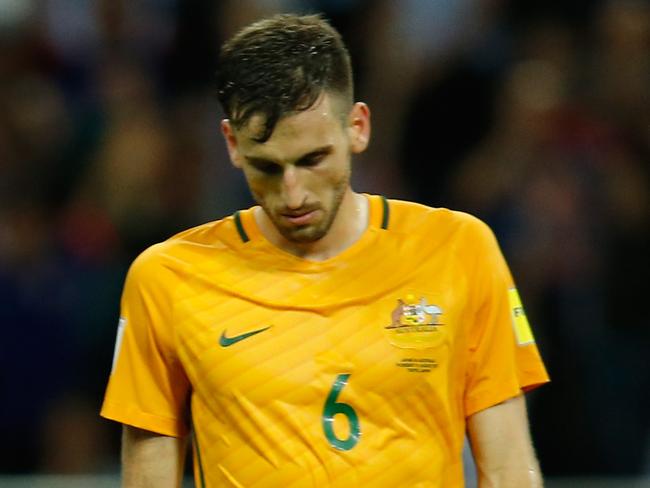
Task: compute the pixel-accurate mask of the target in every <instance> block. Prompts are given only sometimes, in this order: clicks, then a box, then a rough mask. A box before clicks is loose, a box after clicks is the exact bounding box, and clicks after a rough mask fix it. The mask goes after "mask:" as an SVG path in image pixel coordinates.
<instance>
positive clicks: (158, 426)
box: [99, 402, 189, 437]
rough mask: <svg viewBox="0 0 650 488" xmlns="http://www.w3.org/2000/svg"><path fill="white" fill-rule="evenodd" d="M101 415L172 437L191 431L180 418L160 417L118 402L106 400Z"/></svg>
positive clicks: (182, 435) (181, 435)
mask: <svg viewBox="0 0 650 488" xmlns="http://www.w3.org/2000/svg"><path fill="white" fill-rule="evenodd" d="M99 415H100V416H102V417H104V418H105V419H108V420H113V421H115V422H120V423H122V424H126V425H130V426H132V427H137V428H139V429H143V430H148V431H150V432H155V433H156V434H162V435H166V436H170V437H184V436H185V435H187V434H188V433H189V429H188V428H187V427H182V423H181V422H180V421H179V420H178V419H173V418H165V417H159V416H157V415H152V414H150V413H147V412H142V411H140V410H137V409H135V408H133V407H129V406H126V405H120V404H116V403H110V402H104V405H103V406H102V409H101V412H100V414H99Z"/></svg>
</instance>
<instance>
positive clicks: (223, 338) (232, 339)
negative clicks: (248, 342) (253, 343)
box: [219, 325, 271, 347]
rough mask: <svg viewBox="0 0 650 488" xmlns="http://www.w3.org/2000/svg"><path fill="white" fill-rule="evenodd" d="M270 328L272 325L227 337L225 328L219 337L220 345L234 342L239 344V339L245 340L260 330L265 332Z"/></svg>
mask: <svg viewBox="0 0 650 488" xmlns="http://www.w3.org/2000/svg"><path fill="white" fill-rule="evenodd" d="M270 328H271V326H270V325H269V326H268V327H264V328H263V329H257V330H252V331H250V332H246V333H244V334H239V335H236V336H232V337H226V331H225V330H224V331H223V332H222V333H221V337H219V345H220V346H221V347H228V346H232V345H233V344H237V343H238V342H239V341H243V340H244V339H248V338H249V337H250V336H254V335H255V334H259V333H260V332H264V331H265V330H269V329H270Z"/></svg>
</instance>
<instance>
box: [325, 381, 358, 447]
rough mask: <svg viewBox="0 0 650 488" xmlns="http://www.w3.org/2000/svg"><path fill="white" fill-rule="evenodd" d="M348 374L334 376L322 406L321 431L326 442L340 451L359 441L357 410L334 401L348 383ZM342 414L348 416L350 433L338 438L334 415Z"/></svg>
mask: <svg viewBox="0 0 650 488" xmlns="http://www.w3.org/2000/svg"><path fill="white" fill-rule="evenodd" d="M349 377H350V374H349V373H348V374H340V375H338V376H337V377H336V381H335V382H334V385H333V386H332V389H331V390H330V392H329V395H327V400H325V407H324V408H323V431H324V432H325V437H326V438H327V442H329V443H330V446H332V447H333V448H335V449H339V450H341V451H349V450H350V449H352V448H353V447H354V446H356V445H357V442H359V436H360V435H361V427H360V426H359V417H358V416H357V412H355V411H354V409H353V408H352V407H351V406H350V405H348V404H347V403H339V402H337V401H336V399H337V398H338V396H339V394H340V393H341V390H343V388H345V385H347V384H348V378H349ZM339 413H340V414H343V415H345V416H346V417H347V418H348V422H349V423H350V434H349V435H348V438H347V439H339V438H338V437H336V434H335V433H334V416H335V415H336V414H339Z"/></svg>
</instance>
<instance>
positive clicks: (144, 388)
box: [101, 248, 190, 436]
mask: <svg viewBox="0 0 650 488" xmlns="http://www.w3.org/2000/svg"><path fill="white" fill-rule="evenodd" d="M159 254H160V253H157V252H156V249H155V248H152V250H149V251H146V252H145V253H143V254H142V255H140V257H138V259H136V261H135V262H134V263H133V265H132V266H131V269H130V270H129V273H128V275H127V278H126V282H125V285H124V292H123V295H122V304H121V309H120V315H121V317H122V319H121V321H120V322H121V326H122V327H121V333H120V334H119V335H118V341H117V345H116V353H115V359H114V367H113V370H112V372H111V375H110V378H109V381H108V386H107V389H106V395H105V397H104V404H103V406H102V411H101V414H102V415H103V416H104V417H106V418H109V419H111V420H116V421H118V422H121V423H124V424H128V425H133V426H136V427H139V428H141V429H146V430H149V431H152V432H158V433H160V434H165V435H168V436H183V435H185V434H187V432H188V430H189V427H188V425H187V422H186V419H187V415H186V413H187V412H186V410H187V398H188V395H189V392H190V387H189V386H190V385H189V380H188V378H187V376H186V374H185V370H184V367H183V364H182V362H181V361H180V359H179V357H178V353H177V350H176V338H175V328H174V324H175V321H174V317H173V303H174V290H175V288H176V286H177V283H178V278H177V276H176V274H175V273H174V272H173V271H172V270H171V269H170V266H167V265H166V263H165V262H161V260H162V258H161V257H160V256H159Z"/></svg>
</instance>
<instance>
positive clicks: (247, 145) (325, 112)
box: [237, 95, 344, 161]
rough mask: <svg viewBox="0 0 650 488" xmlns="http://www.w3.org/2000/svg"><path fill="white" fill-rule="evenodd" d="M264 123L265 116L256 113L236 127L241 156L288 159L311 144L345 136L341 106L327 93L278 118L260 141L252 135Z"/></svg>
mask: <svg viewBox="0 0 650 488" xmlns="http://www.w3.org/2000/svg"><path fill="white" fill-rule="evenodd" d="M263 124H264V118H263V117H262V116H258V115H255V116H253V117H252V118H251V120H250V122H249V123H248V125H247V126H246V127H244V128H242V129H241V130H240V131H238V133H237V140H238V144H239V151H240V152H241V154H242V155H243V156H245V157H257V158H266V159H270V160H273V161H282V160H291V159H293V158H294V157H299V156H302V155H304V154H306V153H308V152H310V150H313V149H314V148H317V147H324V146H328V145H337V144H341V142H342V141H343V140H344V139H343V137H344V130H343V124H342V122H341V107H340V106H339V104H337V103H336V102H333V101H332V99H331V98H330V96H328V95H324V96H322V97H321V98H319V100H318V101H317V102H316V103H315V104H314V105H313V106H312V107H310V108H309V109H307V110H304V111H302V112H298V113H296V114H293V115H288V116H286V117H283V118H281V119H280V120H279V121H278V123H277V124H276V126H275V128H274V130H273V133H272V134H271V137H270V138H269V139H268V140H267V141H265V142H263V143H259V142H257V141H255V140H254V139H253V137H254V136H255V135H256V134H259V133H260V132H261V131H262V128H263Z"/></svg>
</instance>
